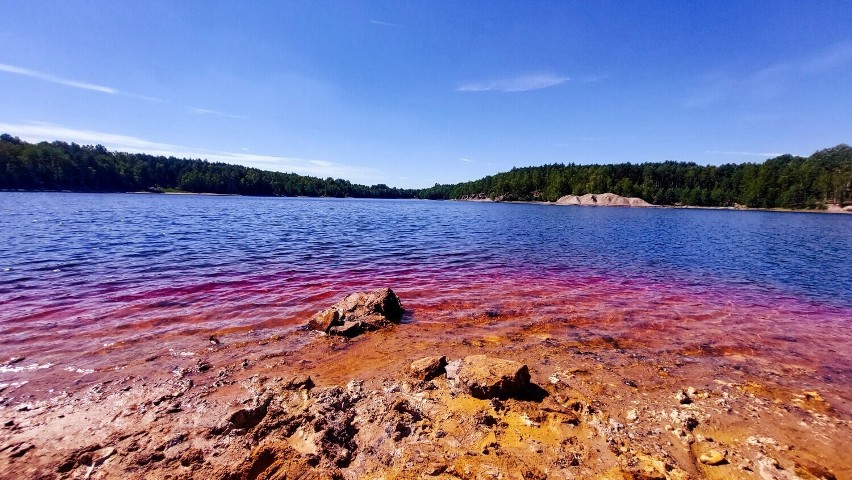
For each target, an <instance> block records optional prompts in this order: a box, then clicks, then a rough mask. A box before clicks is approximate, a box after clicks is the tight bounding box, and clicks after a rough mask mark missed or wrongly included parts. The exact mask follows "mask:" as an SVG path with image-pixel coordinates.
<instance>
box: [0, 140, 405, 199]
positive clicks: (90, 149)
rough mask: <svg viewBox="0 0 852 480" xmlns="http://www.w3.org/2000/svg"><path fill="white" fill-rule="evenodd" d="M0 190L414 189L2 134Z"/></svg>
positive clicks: (389, 193)
mask: <svg viewBox="0 0 852 480" xmlns="http://www.w3.org/2000/svg"><path fill="white" fill-rule="evenodd" d="M0 189H3V190H68V191H73V192H140V191H147V192H158V193H162V192H167V191H181V192H192V193H219V194H232V195H254V196H287V197H294V196H306V197H357V198H414V197H415V196H416V193H417V191H416V190H410V189H409V190H405V189H399V188H392V187H388V186H387V185H382V184H379V185H373V186H365V185H358V184H353V183H351V182H349V181H347V180H340V179H333V178H326V179H321V178H316V177H310V176H305V175H297V174H295V173H281V172H270V171H264V170H259V169H257V168H249V167H244V166H240V165H229V164H225V163H214V162H208V161H206V160H195V159H183V158H175V157H163V156H153V155H146V154H139V153H123V152H111V151H109V150H107V149H106V148H104V147H103V146H102V145H97V146H91V145H86V146H80V145H77V144H76V143H70V144H69V143H65V142H58V141H57V142H50V143H48V142H41V143H37V144H32V143H27V142H24V141H21V140H20V139H18V138H16V137H12V136H11V135H8V134H3V135H0Z"/></svg>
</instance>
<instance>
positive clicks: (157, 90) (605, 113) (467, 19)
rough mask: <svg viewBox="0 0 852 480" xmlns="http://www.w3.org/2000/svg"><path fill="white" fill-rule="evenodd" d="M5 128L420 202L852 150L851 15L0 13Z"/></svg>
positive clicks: (112, 9)
mask: <svg viewBox="0 0 852 480" xmlns="http://www.w3.org/2000/svg"><path fill="white" fill-rule="evenodd" d="M2 12H3V14H2V15H0V133H9V134H12V135H14V136H18V137H20V138H21V139H23V140H27V141H31V142H35V141H42V140H46V141H54V140H62V141H67V142H76V143H78V144H81V145H94V144H101V145H104V146H105V147H107V148H109V149H112V150H120V151H127V152H146V153H151V154H162V155H174V156H177V157H188V158H206V159H209V160H210V161H221V162H226V163H236V164H242V165H247V166H252V167H258V168H262V169H265V170H276V171H285V172H295V173H299V174H304V175H313V176H319V177H334V178H345V179H347V180H350V181H352V182H356V183H363V184H368V185H372V184H377V183H384V184H387V185H390V186H397V187H413V188H419V187H427V186H431V185H433V184H435V183H455V182H460V181H466V180H474V179H477V178H481V177H483V176H485V175H489V174H494V173H498V172H501V171H507V170H509V169H511V168H512V167H516V166H517V167H521V166H531V165H542V164H549V163H576V164H592V163H621V162H633V163H642V162H657V161H665V160H676V161H687V162H696V163H699V164H705V165H706V164H713V165H718V164H724V163H741V162H762V161H763V160H765V159H766V158H770V157H773V156H776V155H779V154H784V153H791V154H794V155H810V154H811V153H813V152H814V151H816V150H819V149H822V148H826V147H831V146H834V145H837V144H839V143H852V115H850V112H852V27H850V25H852V2H849V1H848V0H847V1H837V2H827V1H819V0H814V1H801V0H795V1H781V0H778V1H771V2H763V1H747V2H743V1H715V2H707V1H697V2H690V1H685V0H678V1H662V0H659V1H658V0H655V1H653V2H643V1H628V2H624V1H618V2H609V1H604V0H601V1H568V0H566V1H554V2H550V1H532V2H518V1H505V2H504V1H487V2H486V1H483V2H473V1H471V2H444V1H437V0H430V1H386V2H385V1H383V2H374V1H361V2H352V1H343V0H341V1H333V2H329V1H322V0H309V1H292V2H290V1H283V0H282V1H279V0H276V1H263V0H257V1H251V2H237V1H228V2H218V1H214V0H204V1H191V0H186V1H180V2H175V1H173V0H169V1H163V2H158V1H153V0H152V1H145V2H135V1H130V2H116V1H114V0H108V1H100V0H85V1H79V0H63V1H55V0H51V1H42V0H27V1H6V2H3V3H2Z"/></svg>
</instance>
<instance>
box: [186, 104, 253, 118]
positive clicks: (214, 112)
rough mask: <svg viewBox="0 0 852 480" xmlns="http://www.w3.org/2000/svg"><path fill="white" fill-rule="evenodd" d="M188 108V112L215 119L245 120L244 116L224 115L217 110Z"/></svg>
mask: <svg viewBox="0 0 852 480" xmlns="http://www.w3.org/2000/svg"><path fill="white" fill-rule="evenodd" d="M189 108H190V110H192V111H193V112H195V113H197V114H199V115H215V116H217V117H226V118H238V119H240V120H245V119H246V116H245V115H234V114H231V113H224V112H220V111H217V110H210V109H207V108H198V107H189Z"/></svg>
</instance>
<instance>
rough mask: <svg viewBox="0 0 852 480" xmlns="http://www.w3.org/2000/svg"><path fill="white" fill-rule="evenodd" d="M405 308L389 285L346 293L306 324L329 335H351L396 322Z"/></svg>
mask: <svg viewBox="0 0 852 480" xmlns="http://www.w3.org/2000/svg"><path fill="white" fill-rule="evenodd" d="M403 311H404V309H403V308H402V304H401V303H400V302H399V297H397V296H396V294H395V293H393V290H391V289H390V288H380V289H378V290H372V291H369V292H356V293H352V294H350V295H347V296H346V297H345V298H344V299H343V300H341V301H339V302H337V303H335V304H334V305H333V306H332V307H330V308H327V309H325V310H322V311H320V312H317V313H316V314H314V316H313V317H312V318H311V319H310V321H308V325H307V327H308V328H309V329H311V330H317V331H320V332H324V333H327V334H329V335H341V336H345V337H354V336H357V335H360V334H361V333H363V332H368V331H372V330H378V329H379V328H383V327H386V326H388V325H391V324H393V323H399V321H400V320H401V319H402V313H403Z"/></svg>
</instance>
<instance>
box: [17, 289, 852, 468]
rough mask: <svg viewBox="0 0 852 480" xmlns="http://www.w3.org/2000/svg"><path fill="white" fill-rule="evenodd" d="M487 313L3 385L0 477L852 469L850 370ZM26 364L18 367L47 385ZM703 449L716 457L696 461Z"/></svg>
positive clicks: (731, 345) (739, 348) (736, 347)
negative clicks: (424, 370) (485, 386)
mask: <svg viewBox="0 0 852 480" xmlns="http://www.w3.org/2000/svg"><path fill="white" fill-rule="evenodd" d="M329 303H330V302H329ZM482 315H483V317H482V318H479V317H474V318H469V319H466V320H463V321H460V322H457V323H454V324H453V325H452V326H451V327H450V326H449V325H447V324H442V323H432V322H429V321H423V320H415V321H409V322H403V323H402V324H399V325H394V326H390V327H389V328H386V329H382V330H378V331H375V332H369V333H365V334H363V335H361V336H358V337H355V338H352V339H347V338H342V337H330V336H327V335H325V334H322V333H317V332H308V331H305V330H303V329H296V330H289V332H287V333H279V334H275V333H273V332H269V333H268V334H267V335H265V336H263V337H249V338H248V339H245V338H240V337H238V336H235V335H234V334H232V333H231V334H229V333H217V332H208V331H204V330H202V331H198V332H195V333H193V334H192V335H191V337H190V338H192V339H194V340H195V341H196V342H197V348H196V349H194V350H193V352H188V353H192V354H191V355H184V353H183V352H181V353H176V352H172V353H171V354H166V353H158V352H156V351H154V350H153V347H154V345H155V344H156V345H158V347H159V348H160V350H165V348H166V347H168V346H169V341H168V339H160V340H151V342H152V344H151V347H152V351H151V352H150V354H148V355H146V356H143V357H144V358H142V357H140V358H138V359H135V360H133V361H131V362H130V363H128V364H126V365H123V366H121V367H120V368H115V369H103V370H101V371H94V372H90V373H82V374H76V375H77V376H78V380H77V381H75V382H73V383H69V384H68V385H67V386H63V385H61V384H60V383H59V379H58V378H52V379H45V380H44V381H42V382H37V381H36V382H33V384H30V385H29V386H28V385H25V384H22V385H19V386H12V385H9V386H4V387H3V388H4V391H3V394H4V397H5V399H4V401H3V407H2V410H0V412H2V416H3V422H5V423H3V425H4V426H2V427H0V431H2V432H3V434H2V439H3V441H2V444H0V478H4V479H5V478H9V479H12V478H24V477H32V478H37V477H39V476H43V475H45V474H47V475H51V474H52V475H55V476H56V477H58V478H79V477H84V476H89V475H92V474H94V476H92V477H91V478H115V477H124V478H128V479H137V478H138V479H142V478H146V479H148V478H154V479H157V478H222V479H224V478H255V476H257V475H258V474H259V473H264V475H266V476H265V477H258V478H267V477H274V474H277V475H278V477H275V478H280V477H282V476H285V477H286V478H290V477H291V476H293V477H297V478H301V477H299V475H307V476H308V478H311V477H310V476H311V475H315V476H317V478H377V477H386V478H424V477H425V478H439V479H445V480H450V479H466V478H492V477H496V476H498V475H499V474H503V475H508V476H511V475H522V476H523V477H524V478H556V479H559V478H564V479H573V478H601V479H611V480H615V479H622V478H637V477H638V478H659V479H664V478H665V479H671V480H683V479H686V478H693V479H695V478H697V479H720V478H754V476H755V475H757V476H758V477H759V476H760V475H763V474H764V473H765V472H769V473H771V472H775V473H776V474H781V473H784V474H785V475H787V476H786V477H785V478H820V477H824V478H832V477H830V476H829V475H833V476H834V477H835V478H849V477H850V475H852V459H849V458H848V456H844V452H848V451H850V449H852V406H850V405H849V404H848V403H847V402H846V400H845V399H846V398H848V394H849V391H848V384H846V383H845V381H844V378H848V374H844V373H843V372H844V371H846V370H844V369H846V368H848V367H845V366H843V365H840V366H838V367H836V368H835V369H834V370H833V371H832V372H833V373H832V374H831V375H832V376H833V377H836V378H835V379H834V380H831V381H829V380H826V379H824V378H822V375H823V374H825V371H824V370H821V369H820V368H819V367H817V366H813V365H809V364H807V362H803V361H801V360H798V359H797V358H796V356H790V357H789V358H784V359H783V360H780V361H779V360H777V359H776V360H773V358H772V356H767V355H768V354H767V352H765V351H764V350H763V348H762V347H761V345H756V344H754V343H751V342H749V341H748V340H747V339H743V340H741V341H736V342H726V341H722V342H721V343H720V344H718V345H712V344H711V345H705V344H703V343H696V344H695V345H692V344H684V343H682V341H678V340H672V341H670V342H668V343H669V346H668V347H665V348H663V349H662V350H656V349H655V348H652V347H649V346H648V345H647V342H646V341H642V340H641V332H638V331H637V332H635V335H638V337H637V338H636V339H635V340H632V339H631V338H628V337H623V336H619V337H617V338H613V337H611V336H609V335H607V334H605V333H604V332H607V331H608V328H607V325H601V326H600V327H599V328H590V327H589V326H588V325H586V324H585V323H584V320H583V319H582V318H577V319H576V320H574V321H572V322H568V323H566V322H565V320H561V319H558V318H550V317H547V318H542V319H540V321H539V322H536V323H534V324H527V323H525V322H521V323H517V322H513V321H512V320H511V318H510V317H499V318H492V317H491V316H489V315H488V313H487V312H486V313H483V314H482ZM448 328H449V330H451V333H448ZM768 333H771V332H768ZM213 334H215V337H212V336H211V335H213ZM769 337H771V335H769ZM769 337H768V338H769ZM213 338H215V342H214V341H213ZM771 338H774V337H771ZM661 341H662V340H661ZM696 341H698V339H696ZM779 341H780V340H779ZM664 343H666V342H664ZM779 348H780V347H779ZM839 354H840V355H842V352H840V353H839ZM430 355H439V356H446V357H447V359H448V360H449V361H453V360H458V359H462V358H465V357H467V356H469V355H486V356H488V357H489V358H499V359H507V360H510V361H515V362H521V363H523V364H524V365H527V366H528V368H529V372H530V376H531V383H532V385H533V386H534V389H533V391H534V393H535V395H532V396H529V397H520V398H514V397H509V398H506V399H503V400H488V399H479V398H475V397H472V396H470V395H467V394H464V393H458V392H456V391H455V390H454V388H453V386H452V385H451V384H450V383H449V381H448V380H447V378H446V376H441V375H438V376H437V377H435V378H432V379H431V380H421V379H419V378H414V377H412V375H411V373H410V367H409V365H410V364H412V362H416V361H418V360H420V359H423V358H424V357H427V356H430ZM28 363H29V361H28V360H25V359H20V360H18V359H15V360H14V361H12V360H10V361H9V362H7V364H8V365H7V367H8V368H10V369H14V368H17V367H19V366H20V367H22V368H23V370H22V372H23V373H22V375H25V376H35V375H37V374H38V373H39V371H38V370H32V371H29V370H27V369H26V366H27V364H28ZM59 375H60V374H59V372H57V376H59ZM61 375H65V376H66V377H69V378H71V377H73V376H74V375H75V374H74V373H73V372H66V373H64V374H61ZM51 377H52V376H51ZM24 383H26V382H24ZM39 383H41V384H42V385H44V387H43V388H44V389H45V390H44V391H42V392H41V394H38V392H37V391H35V390H30V391H28V389H29V388H35V387H33V385H35V384H39ZM48 387H50V390H47V388H48ZM54 389H56V390H55V391H54ZM712 452H716V454H718V455H721V458H722V460H720V461H719V462H715V461H714V462H705V461H703V460H701V458H705V459H707V458H710V457H708V455H710V454H711V453H712ZM252 472H253V473H252ZM767 474H768V473H767ZM631 475H632V477H631ZM792 475H797V476H792ZM766 478H772V477H771V476H770V477H766Z"/></svg>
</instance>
